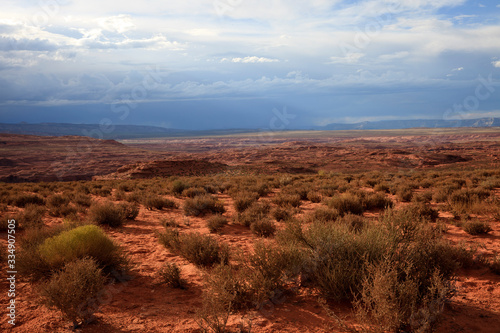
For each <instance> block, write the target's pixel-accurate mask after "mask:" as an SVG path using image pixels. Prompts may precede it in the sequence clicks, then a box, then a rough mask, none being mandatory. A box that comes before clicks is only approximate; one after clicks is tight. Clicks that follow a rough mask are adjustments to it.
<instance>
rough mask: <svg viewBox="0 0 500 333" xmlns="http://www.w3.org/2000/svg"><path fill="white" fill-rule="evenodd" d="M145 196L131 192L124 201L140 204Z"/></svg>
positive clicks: (141, 193) (139, 192) (138, 192)
mask: <svg viewBox="0 0 500 333" xmlns="http://www.w3.org/2000/svg"><path fill="white" fill-rule="evenodd" d="M146 196H147V195H146V194H145V193H144V192H142V191H133V192H131V193H128V194H127V195H126V196H125V200H126V201H128V202H133V203H142V202H143V200H144V198H145V197H146Z"/></svg>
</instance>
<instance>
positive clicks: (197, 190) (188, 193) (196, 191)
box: [182, 187, 207, 198]
mask: <svg viewBox="0 0 500 333" xmlns="http://www.w3.org/2000/svg"><path fill="white" fill-rule="evenodd" d="M204 194H207V190H205V189H204V188H203V187H190V188H187V189H185V190H184V191H182V195H183V196H185V197H188V198H194V197H196V196H197V195H204Z"/></svg>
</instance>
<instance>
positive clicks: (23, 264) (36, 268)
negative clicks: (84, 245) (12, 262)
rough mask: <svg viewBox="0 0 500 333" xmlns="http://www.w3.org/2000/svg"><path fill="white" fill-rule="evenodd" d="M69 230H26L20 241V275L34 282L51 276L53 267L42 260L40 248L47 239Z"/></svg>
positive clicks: (59, 226) (18, 264)
mask: <svg viewBox="0 0 500 333" xmlns="http://www.w3.org/2000/svg"><path fill="white" fill-rule="evenodd" d="M68 229H69V227H68V226H67V225H58V226H55V227H51V228H47V227H42V228H30V229H26V230H25V232H24V234H23V236H22V237H21V238H20V240H19V248H18V250H17V259H18V260H17V262H16V266H17V270H18V271H19V273H20V274H22V275H23V276H25V277H27V278H28V279H30V280H32V281H37V280H41V279H45V278H47V276H50V274H51V267H50V265H49V264H48V263H47V262H45V261H44V260H43V259H42V256H41V255H40V251H39V249H38V248H39V246H40V245H41V244H42V243H43V242H44V241H45V240H46V239H47V238H50V237H53V236H55V235H58V234H59V233H61V232H63V231H65V230H68Z"/></svg>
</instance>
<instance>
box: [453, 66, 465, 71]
mask: <svg viewBox="0 0 500 333" xmlns="http://www.w3.org/2000/svg"><path fill="white" fill-rule="evenodd" d="M463 70H464V68H463V67H458V68H453V69H452V70H451V71H452V72H457V71H458V72H459V71H463Z"/></svg>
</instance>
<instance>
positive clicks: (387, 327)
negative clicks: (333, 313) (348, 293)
mask: <svg viewBox="0 0 500 333" xmlns="http://www.w3.org/2000/svg"><path fill="white" fill-rule="evenodd" d="M410 265H411V263H401V264H399V265H394V262H392V261H391V260H390V259H386V260H383V261H381V262H380V263H377V264H375V265H370V267H369V268H368V271H367V274H366V277H365V279H364V280H363V287H362V290H361V295H360V298H359V300H358V301H357V302H356V304H355V309H356V312H357V314H358V317H361V318H362V319H364V321H366V322H370V324H376V325H377V326H378V327H379V328H380V329H381V330H382V331H390V332H399V331H403V330H404V331H408V332H428V331H431V329H432V328H433V326H434V325H435V323H436V322H437V320H438V318H439V315H440V314H441V313H442V311H443V309H444V304H445V302H446V301H448V300H449V299H450V298H451V296H452V293H453V287H452V285H451V283H450V281H449V280H448V279H446V278H444V277H443V276H441V275H440V274H439V271H438V270H436V271H434V273H433V274H432V275H430V276H428V277H426V278H425V280H424V281H422V280H421V279H420V278H419V276H416V275H412V274H411V272H410V271H409V267H410ZM423 285H425V288H424V289H423V290H422V286H423Z"/></svg>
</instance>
